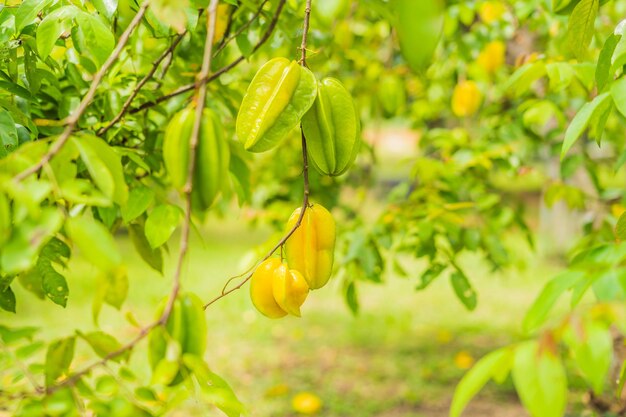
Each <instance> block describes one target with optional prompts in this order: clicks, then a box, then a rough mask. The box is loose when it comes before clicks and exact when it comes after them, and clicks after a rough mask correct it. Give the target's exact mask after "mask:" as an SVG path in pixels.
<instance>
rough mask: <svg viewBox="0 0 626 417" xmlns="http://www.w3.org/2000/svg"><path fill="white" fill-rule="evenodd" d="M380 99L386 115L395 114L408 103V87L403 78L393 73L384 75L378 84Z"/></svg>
mask: <svg viewBox="0 0 626 417" xmlns="http://www.w3.org/2000/svg"><path fill="white" fill-rule="evenodd" d="M378 99H379V100H380V104H381V106H382V108H383V112H384V113H385V116H395V115H397V114H398V113H400V112H401V111H402V110H403V109H404V106H405V105H406V89H405V86H404V83H403V82H402V80H401V79H400V78H399V77H398V76H396V75H393V74H387V75H384V76H383V77H382V78H381V79H380V84H379V86H378Z"/></svg>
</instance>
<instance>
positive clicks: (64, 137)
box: [13, 0, 150, 182]
mask: <svg viewBox="0 0 626 417" xmlns="http://www.w3.org/2000/svg"><path fill="white" fill-rule="evenodd" d="M149 4H150V2H149V1H147V0H146V1H144V2H143V3H142V4H141V7H140V8H139V11H138V12H137V14H136V15H135V17H134V18H133V20H132V21H131V22H130V24H129V25H128V27H127V28H126V30H125V31H124V33H122V36H120V39H119V41H118V42H117V45H116V46H115V49H114V50H113V52H111V55H109V57H108V58H107V60H106V61H105V63H104V64H103V65H102V67H101V68H100V70H99V71H98V72H97V73H96V75H95V76H94V77H93V80H92V81H91V85H90V87H89V90H88V91H87V94H85V96H84V97H83V99H82V101H81V102H80V104H79V106H78V108H77V109H76V110H75V111H74V113H72V115H71V116H70V117H68V119H67V126H65V129H64V130H63V133H61V136H59V138H58V139H57V140H56V142H54V143H53V144H52V146H51V147H50V149H49V150H48V153H46V154H45V155H44V156H43V157H42V158H41V160H40V161H39V162H38V163H36V164H35V165H33V166H31V167H29V168H26V169H25V170H24V171H22V172H20V173H19V174H17V175H16V176H15V177H14V178H13V180H14V181H16V182H20V181H22V180H24V179H25V178H27V177H28V176H30V175H32V174H34V173H36V172H37V171H39V170H40V169H41V167H43V166H44V165H45V164H47V163H48V162H49V161H50V160H51V159H52V158H53V157H54V156H55V155H56V154H57V153H59V152H60V151H61V149H63V146H64V145H65V144H66V143H67V141H68V140H69V138H70V135H71V134H72V132H73V131H74V129H75V128H76V126H77V125H78V121H79V120H80V118H81V116H82V115H83V113H84V112H85V110H87V107H88V106H89V104H90V103H91V100H93V98H94V96H95V95H96V90H97V89H98V85H100V82H101V81H102V78H103V77H104V74H106V72H107V71H108V70H109V68H110V67H111V65H113V63H114V62H115V61H116V60H117V58H118V57H119V56H120V53H121V52H122V50H123V49H124V46H126V43H127V42H128V39H129V38H130V35H131V34H132V32H133V31H134V30H135V28H136V27H137V26H139V23H140V22H141V19H142V18H143V15H144V14H145V13H146V10H147V9H148V5H149Z"/></svg>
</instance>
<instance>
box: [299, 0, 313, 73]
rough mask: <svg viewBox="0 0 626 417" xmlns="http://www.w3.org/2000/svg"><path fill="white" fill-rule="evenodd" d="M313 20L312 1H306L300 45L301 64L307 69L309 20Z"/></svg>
mask: <svg viewBox="0 0 626 417" xmlns="http://www.w3.org/2000/svg"><path fill="white" fill-rule="evenodd" d="M310 18H311V0H306V6H305V7H304V25H303V27H302V43H301V44H300V61H298V62H299V64H300V65H302V66H303V67H306V45H307V40H308V36H309V20H310Z"/></svg>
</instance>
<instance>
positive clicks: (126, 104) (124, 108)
mask: <svg viewBox="0 0 626 417" xmlns="http://www.w3.org/2000/svg"><path fill="white" fill-rule="evenodd" d="M186 34H187V31H184V32H183V33H181V34H180V35H178V36H176V38H174V41H173V42H172V44H171V45H170V46H169V47H168V48H167V49H166V50H165V51H163V53H162V54H161V56H159V57H158V58H157V59H156V61H154V63H153V64H152V68H150V71H148V73H147V74H146V75H145V77H143V78H142V79H141V81H139V83H137V85H136V86H135V88H134V89H133V91H132V92H131V93H130V96H128V98H127V99H126V101H125V102H124V105H123V106H122V109H121V110H120V111H119V113H117V115H116V116H115V117H114V118H113V119H112V120H111V121H110V122H109V123H107V125H106V126H104V127H103V128H101V129H100V130H99V131H98V133H97V135H98V136H102V135H104V134H105V133H106V132H107V131H108V130H109V129H110V128H112V127H113V126H114V125H115V124H116V123H117V122H119V121H120V120H121V119H122V117H124V114H126V112H127V111H128V109H129V108H130V105H131V104H132V102H133V100H134V99H135V97H137V94H139V90H141V89H142V88H143V86H144V85H145V84H146V83H147V82H148V81H149V80H150V78H152V76H153V75H154V73H155V72H156V70H157V69H158V68H159V65H161V62H162V61H163V60H164V59H165V58H166V57H167V56H169V55H170V54H171V55H173V54H174V49H175V48H176V47H177V46H178V44H179V43H180V41H181V40H182V39H183V37H184V36H185V35H186Z"/></svg>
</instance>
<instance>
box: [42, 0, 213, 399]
mask: <svg viewBox="0 0 626 417" xmlns="http://www.w3.org/2000/svg"><path fill="white" fill-rule="evenodd" d="M217 3H218V0H211V4H210V5H209V15H208V17H207V25H208V28H207V40H206V44H205V50H204V58H203V62H202V69H201V72H200V74H198V78H199V79H200V81H199V84H198V103H197V107H196V119H195V121H194V126H193V130H192V133H191V138H190V141H189V142H190V143H189V149H190V154H189V167H188V171H187V180H186V183H185V189H184V192H185V197H186V198H185V200H186V211H185V221H184V223H183V228H182V236H181V244H180V249H179V253H178V262H177V264H176V270H175V272H174V277H173V283H172V289H171V291H170V294H169V297H168V299H167V304H166V305H165V308H164V310H163V314H161V316H160V317H159V319H158V320H156V321H154V322H152V323H150V324H148V325H147V326H145V327H142V328H141V331H140V332H139V334H137V336H135V338H134V339H132V340H131V341H130V342H128V343H127V344H125V345H123V346H122V347H120V348H119V349H117V350H115V351H113V352H111V353H109V354H108V355H106V356H105V357H103V358H102V359H100V360H99V361H96V362H94V363H92V364H90V365H88V366H86V367H85V368H83V369H82V370H80V371H78V372H76V373H74V374H72V375H71V376H69V377H68V378H67V379H65V380H63V381H61V382H59V383H58V384H56V385H53V386H51V387H49V388H48V389H47V390H46V393H47V394H50V393H52V392H55V391H57V390H59V389H60V388H62V387H65V386H69V385H74V384H75V383H76V382H78V380H79V379H80V378H82V377H83V376H85V375H86V374H88V373H89V372H91V371H92V370H93V369H94V368H96V367H99V366H102V365H105V364H106V363H107V362H108V361H109V360H111V359H113V358H116V357H118V356H120V355H122V354H124V353H125V352H127V351H129V350H131V349H133V348H134V347H135V346H136V345H137V343H139V342H140V341H141V340H143V339H144V338H145V337H146V336H147V335H148V334H149V333H150V332H151V331H152V330H153V329H154V328H155V327H157V326H161V325H164V324H165V323H167V320H168V318H169V316H170V314H171V312H172V308H173V307H174V302H175V301H176V297H177V296H178V292H179V291H180V277H181V272H182V265H183V262H184V260H185V256H186V254H187V250H188V244H189V231H190V229H191V191H192V190H193V171H194V167H195V160H196V158H195V150H196V147H197V144H198V136H199V133H200V124H201V121H202V117H201V116H202V110H203V109H204V102H205V99H206V79H207V74H208V73H209V72H210V68H211V59H212V54H211V50H212V47H213V42H212V39H213V33H214V32H215V22H216V10H217ZM203 80H204V81H203Z"/></svg>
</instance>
